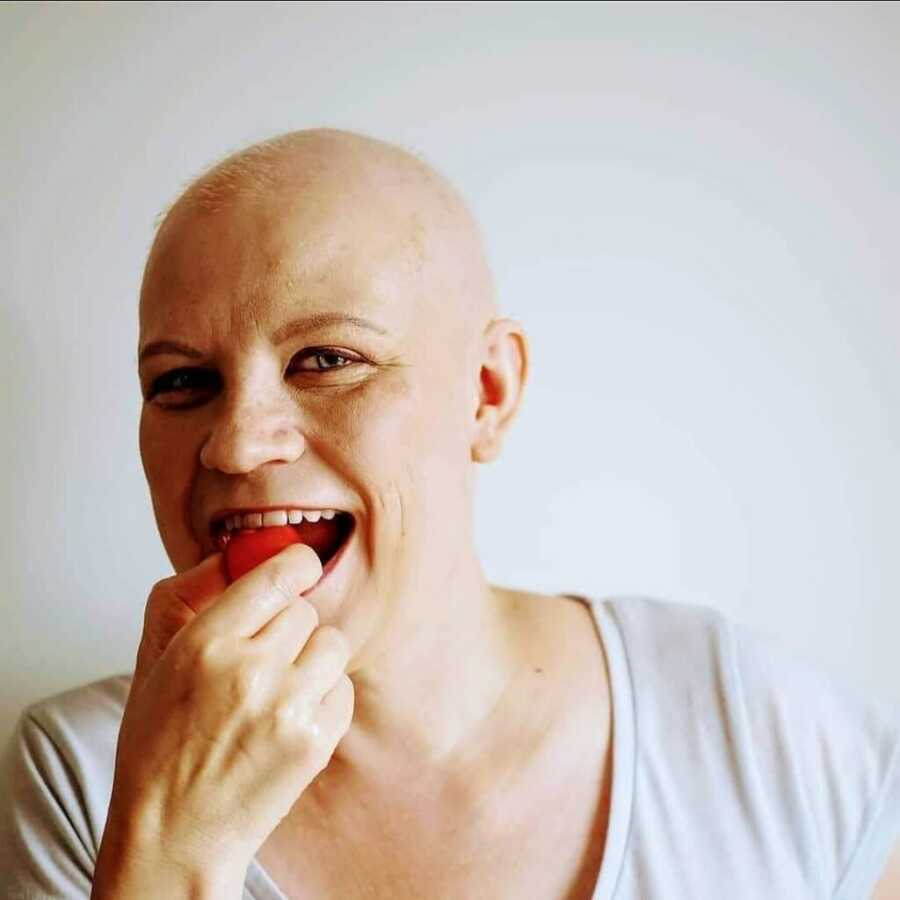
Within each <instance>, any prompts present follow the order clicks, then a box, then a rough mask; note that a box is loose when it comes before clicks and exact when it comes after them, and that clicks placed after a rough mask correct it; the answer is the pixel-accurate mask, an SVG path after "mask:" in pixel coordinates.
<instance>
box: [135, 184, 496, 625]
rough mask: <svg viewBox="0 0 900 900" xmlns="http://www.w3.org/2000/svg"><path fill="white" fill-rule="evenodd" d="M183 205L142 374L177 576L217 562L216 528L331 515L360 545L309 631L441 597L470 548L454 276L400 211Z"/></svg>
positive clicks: (244, 201)
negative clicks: (235, 516)
mask: <svg viewBox="0 0 900 900" xmlns="http://www.w3.org/2000/svg"><path fill="white" fill-rule="evenodd" d="M286 196H287V197H288V199H285V197H286ZM292 197H293V199H292ZM180 207H181V208H179V207H176V209H175V210H174V211H173V213H172V214H171V215H170V216H169V217H168V219H167V220H166V222H165V223H164V225H163V227H162V229H161V230H160V233H159V235H158V237H157V240H156V243H155V244H154V248H153V250H152V252H151V255H150V259H149V261H148V264H147V270H146V272H145V277H144V284H143V287H142V292H141V307H140V347H141V350H142V354H143V358H142V360H141V362H140V368H139V371H140V381H141V389H142V393H143V396H144V404H143V410H142V414H141V421H140V450H141V458H142V461H143V467H144V472H145V474H146V477H147V482H148V485H149V488H150V494H151V498H152V502H153V509H154V513H155V516H156V521H157V525H158V528H159V532H160V535H161V537H162V541H163V544H164V546H165V549H166V552H167V554H168V556H169V559H170V560H171V562H172V565H173V566H174V568H175V570H176V571H177V572H181V571H184V570H185V569H188V568H190V567H192V566H194V565H196V564H197V563H199V562H200V561H201V560H202V559H203V558H205V557H206V556H208V555H209V554H211V553H213V552H215V549H216V548H215V545H214V543H213V540H212V536H211V533H210V525H211V521H212V520H213V519H214V517H215V516H216V514H217V512H221V511H224V510H226V509H228V510H232V509H244V510H247V511H250V510H253V509H254V508H258V507H281V506H283V507H285V508H293V507H303V508H313V509H337V510H343V511H345V512H348V513H350V514H352V516H353V518H354V520H355V528H354V531H353V533H352V535H351V537H350V539H349V544H348V546H347V548H346V549H345V552H344V553H343V555H342V557H341V559H340V561H339V563H338V565H337V566H336V567H335V569H334V571H333V572H332V573H330V575H329V577H328V578H327V579H325V580H323V582H322V584H321V586H320V587H318V588H316V590H315V591H313V592H312V593H311V594H310V595H309V600H310V602H312V603H313V604H314V605H315V606H316V607H317V609H318V610H319V613H320V617H321V618H322V620H323V621H328V622H334V621H335V620H336V618H337V617H338V613H339V610H343V609H344V608H345V607H346V608H352V607H354V606H358V607H359V608H365V609H369V610H370V611H371V614H372V615H377V614H378V606H379V604H378V603H374V604H373V603H372V602H371V601H372V600H373V599H376V600H377V599H379V598H381V600H384V599H385V598H391V602H394V601H395V600H398V599H402V598H403V597H405V596H407V595H418V596H421V594H422V592H428V591H429V590H430V589H433V588H434V587H437V586H440V587H441V588H442V589H443V590H445V589H446V579H447V578H448V577H451V575H452V571H453V565H454V560H455V559H456V556H457V554H458V553H459V551H460V548H461V547H464V546H466V544H467V543H470V542H471V534H470V519H471V516H470V503H471V494H472V484H471V479H472V469H473V466H472V463H471V445H472V440H473V436H474V428H475V421H474V414H475V409H476V406H477V399H478V372H479V364H478V359H477V352H476V351H475V346H474V345H473V342H472V341H471V335H472V333H473V332H472V331H471V329H470V328H468V326H467V325H466V323H463V322H460V321H459V319H460V317H459V315H458V313H457V314H455V309H456V308H457V306H458V304H456V302H455V299H456V298H455V297H454V296H453V295H452V292H453V291H454V290H455V289H456V288H455V287H454V284H453V279H452V277H449V276H448V273H449V272H450V271H451V270H452V268H453V267H452V266H451V265H448V264H447V263H448V262H449V261H447V260H445V261H444V262H443V263H438V262H436V261H435V260H433V259H431V257H430V251H429V249H428V241H427V240H426V241H423V239H422V234H421V228H420V227H416V220H415V219H414V218H413V217H411V216H410V215H408V214H406V213H404V212H403V208H402V207H401V206H400V205H399V204H393V203H392V202H391V201H390V200H385V199H384V198H379V199H378V200H377V202H376V201H373V202H372V203H361V202H359V196H358V195H357V194H354V193H353V192H352V191H351V192H349V195H348V194H346V193H343V192H341V191H332V192H330V193H329V191H328V190H327V188H322V189H318V190H316V189H314V190H311V191H308V192H304V193H303V194H302V197H301V198H299V199H298V198H296V197H294V196H293V195H291V194H290V193H289V192H282V193H281V195H269V196H257V197H240V198H235V199H232V200H231V201H230V203H229V204H228V205H227V206H226V207H225V208H224V209H220V210H218V211H216V212H215V213H208V212H203V211H199V210H196V209H192V208H190V207H189V206H188V205H183V206H182V205H180ZM445 276H448V277H445ZM351 316H352V317H357V318H358V319H360V320H365V322H368V323H370V325H369V326H368V327H367V326H366V325H365V323H362V322H358V323H356V324H354V323H353V322H352V321H350V320H349V319H345V317H351ZM159 342H164V343H162V344H160V343H159ZM152 345H156V350H157V352H151V353H150V354H147V348H151V350H152V349H153V347H152ZM175 345H179V346H175ZM442 581H443V583H442ZM426 596H427V593H426Z"/></svg>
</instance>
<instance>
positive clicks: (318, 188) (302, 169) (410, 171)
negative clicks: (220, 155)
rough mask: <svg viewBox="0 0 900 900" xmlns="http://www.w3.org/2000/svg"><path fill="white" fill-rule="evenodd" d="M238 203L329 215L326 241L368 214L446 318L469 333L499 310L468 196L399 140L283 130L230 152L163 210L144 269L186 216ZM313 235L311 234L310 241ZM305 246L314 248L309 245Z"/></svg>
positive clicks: (371, 231) (202, 214)
mask: <svg viewBox="0 0 900 900" xmlns="http://www.w3.org/2000/svg"><path fill="white" fill-rule="evenodd" d="M242 204H244V205H251V206H255V207H266V208H268V209H269V210H270V211H271V212H272V214H273V215H289V214H294V213H297V212H298V211H299V212H301V213H303V214H305V215H306V216H307V217H308V218H317V219H318V220H319V221H321V220H322V219H323V218H324V217H326V216H327V217H330V218H331V220H332V226H331V227H330V228H328V229H327V231H328V233H327V234H326V235H320V238H321V237H324V238H325V239H326V240H330V239H332V237H333V231H334V225H333V223H334V222H335V221H337V222H339V221H340V220H342V219H343V220H346V219H347V217H352V218H358V217H359V216H361V215H365V214H366V213H368V214H369V215H370V217H371V219H372V226H374V228H373V227H370V228H369V229H368V234H369V235H371V236H372V238H373V239H375V240H381V241H383V242H385V243H386V244H388V245H390V246H389V248H388V247H385V249H386V250H387V249H390V250H392V251H394V252H397V253H400V254H401V255H402V256H403V260H404V264H405V265H406V266H408V267H410V268H411V269H413V270H415V271H417V272H418V273H419V275H420V276H421V277H422V278H423V279H429V278H430V279H431V280H432V283H433V288H429V289H425V290H424V291H423V297H422V299H423V301H424V300H425V299H427V297H426V296H424V295H432V296H431V299H433V300H437V299H438V298H440V299H441V300H442V303H443V306H444V308H442V309H441V310H440V315H441V316H442V317H443V316H446V315H448V314H452V315H454V316H458V317H460V318H459V320H458V321H459V324H460V325H463V327H464V330H465V331H470V330H471V329H473V328H474V329H476V330H481V329H483V328H484V326H485V324H486V323H487V322H488V321H490V319H491V318H493V317H494V316H496V314H497V307H496V299H495V290H494V283H493V278H492V276H491V272H490V268H489V266H488V262H487V259H486V256H485V252H484V247H483V244H482V241H481V236H480V234H479V229H478V226H477V224H476V222H475V220H474V219H473V217H472V215H471V213H470V212H469V210H468V209H467V207H466V204H465V202H464V201H463V199H462V197H461V196H460V195H459V193H458V192H457V191H456V189H455V188H454V187H453V185H451V184H450V182H449V181H448V180H447V179H446V178H444V177H443V176H442V175H441V174H439V173H438V172H436V171H435V170H434V169H433V168H432V167H431V166H429V165H427V164H426V163H425V162H423V161H422V160H421V159H419V158H417V157H416V156H414V155H413V154H412V153H410V152H408V151H406V150H404V149H402V148H400V147H398V146H396V145H393V144H389V143H387V142H385V141H380V140H376V139H375V138H371V137H367V136H365V135H361V134H357V133H354V132H350V131H342V130H338V129H324V128H323V129H309V130H304V131H294V132H289V133H287V134H283V135H280V136H278V137H275V138H271V139H270V140H266V141H263V142H261V143H258V144H254V145H252V146H250V147H247V148H246V149H243V150H241V151H239V152H237V153H234V154H232V155H230V156H228V157H226V158H225V159H224V160H222V161H221V162H219V163H217V164H215V165H213V166H212V167H211V168H210V169H208V170H207V171H206V172H204V173H203V174H202V175H200V176H199V177H198V178H197V179H196V180H195V181H193V182H192V183H191V184H190V185H189V186H188V187H187V188H186V190H185V191H184V192H183V193H182V194H181V196H180V197H179V198H178V199H177V200H176V201H175V203H174V204H173V205H172V206H171V207H170V208H169V210H168V212H167V213H166V214H165V216H164V218H163V220H162V223H161V225H160V227H159V230H158V232H157V238H156V241H155V242H154V247H153V250H152V251H151V255H150V259H149V260H148V270H149V268H150V266H151V264H152V262H153V257H154V256H155V255H156V254H157V252H158V251H159V249H160V247H161V246H164V245H166V244H169V242H170V241H171V240H172V239H174V238H175V233H176V232H177V231H180V226H182V225H184V224H185V223H186V221H187V220H188V219H191V218H193V217H195V216H199V217H200V218H201V219H206V218H209V217H219V216H222V215H226V214H227V213H228V211H229V210H231V209H233V208H234V207H235V206H239V205H242ZM375 229H377V231H378V232H379V233H378V234H375ZM388 232H390V234H389V235H388ZM357 233H358V232H357ZM315 240H316V237H315V235H314V234H313V233H312V232H311V233H310V242H314V241H315ZM301 252H312V253H314V252H315V249H314V248H313V247H312V246H311V244H308V245H307V246H306V248H305V250H301ZM142 301H143V294H142ZM448 304H449V305H450V307H451V308H447V307H448Z"/></svg>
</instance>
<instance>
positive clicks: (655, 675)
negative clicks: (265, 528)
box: [0, 597, 900, 900]
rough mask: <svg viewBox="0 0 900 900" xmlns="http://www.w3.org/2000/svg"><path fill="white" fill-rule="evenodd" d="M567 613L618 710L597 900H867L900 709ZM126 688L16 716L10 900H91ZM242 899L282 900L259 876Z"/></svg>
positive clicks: (677, 628)
mask: <svg viewBox="0 0 900 900" xmlns="http://www.w3.org/2000/svg"><path fill="white" fill-rule="evenodd" d="M579 599H582V600H584V601H585V602H587V603H589V604H590V607H591V609H592V611H593V613H594V620H595V622H596V624H597V627H598V633H599V635H600V637H601V639H602V641H603V646H604V648H605V650H606V654H607V658H608V661H609V668H610V678H611V688H612V707H613V736H612V739H613V786H612V807H611V810H610V821H609V831H608V834H607V840H606V848H605V851H604V859H603V864H602V867H601V872H600V877H599V880H598V882H597V886H596V889H595V892H594V895H593V900H680V898H684V900H707V898H708V900H722V898H723V897H727V898H728V900H760V898H766V900H781V898H783V900H801V898H832V900H869V897H870V894H871V891H872V888H873V886H874V884H875V882H876V881H877V879H878V877H879V876H880V874H881V872H882V871H883V869H884V866H885V864H886V862H887V858H888V855H889V852H890V850H891V848H892V847H893V845H894V843H895V842H896V841H898V840H900V758H898V756H900V704H898V703H894V702H888V701H886V700H883V699H878V698H873V697H871V696H868V695H867V694H865V693H864V692H862V691H861V690H859V689H858V688H857V687H856V686H854V685H852V684H851V683H850V682H849V681H848V680H846V679H843V678H841V677H840V676H839V675H838V674H837V673H834V672H832V671H830V670H827V669H825V668H823V667H821V666H818V665H813V664H812V663H810V662H808V661H806V660H805V659H803V658H800V657H798V656H796V655H794V654H793V653H791V652H789V651H788V650H787V649H786V648H785V647H784V645H782V644H781V643H780V642H779V641H778V640H777V639H775V638H773V637H771V636H768V635H766V634H764V633H762V632H760V631H756V630H754V629H751V628H749V627H747V626H745V625H742V624H739V623H736V622H732V621H730V620H729V619H728V618H727V617H725V616H723V615H722V614H721V613H719V612H718V611H716V610H713V609H710V608H708V607H704V606H698V605H690V604H680V603H670V602H664V601H661V600H658V599H653V598H649V597H617V598H608V599H603V600H590V599H588V598H579ZM129 684H130V675H118V676H114V677H110V678H106V679H103V680H101V681H97V682H94V683H92V684H87V685H83V686H81V687H77V688H74V689H72V690H69V691H66V692H64V693H61V694H58V695H56V696H53V697H50V698H48V699H46V700H42V701H40V702H37V703H34V704H32V705H30V706H29V707H28V708H27V709H26V710H25V711H24V712H23V713H22V715H21V717H20V719H19V721H18V724H17V728H16V732H15V734H14V737H13V739H12V741H11V742H10V743H9V744H8V745H7V747H6V750H5V754H4V757H3V761H2V777H3V781H2V782H0V896H2V897H3V898H4V900H47V898H65V900H77V898H85V900H87V898H89V897H90V892H91V878H92V874H93V871H94V862H95V860H96V858H97V849H98V846H99V843H100V839H101V837H102V835H103V827H104V824H105V821H106V813H107V808H108V804H109V798H110V794H111V790H112V778H113V772H114V764H115V749H116V739H117V735H118V728H119V724H120V722H121V718H122V711H123V708H124V704H125V701H126V698H127V695H128V688H129ZM561 799H562V800H564V798H561ZM428 893H429V892H428V885H422V896H428ZM243 896H244V900H284V897H283V895H282V894H281V892H280V891H279V890H278V888H277V886H276V885H275V884H274V882H273V881H272V880H271V879H270V878H269V876H268V875H267V874H266V872H265V871H264V870H263V869H262V867H261V866H260V865H259V863H258V862H257V861H256V860H255V859H254V860H252V862H251V864H250V866H249V867H248V870H247V875H246V881H245V883H244V895H243ZM548 900H555V898H548Z"/></svg>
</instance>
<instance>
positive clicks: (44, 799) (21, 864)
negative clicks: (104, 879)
mask: <svg viewBox="0 0 900 900" xmlns="http://www.w3.org/2000/svg"><path fill="white" fill-rule="evenodd" d="M93 871H94V855H93V853H92V849H91V836H90V831H89V823H88V819H87V813H86V810H85V806H84V803H83V800H82V791H81V789H80V787H79V785H78V783H77V780H76V779H75V777H74V776H73V773H72V771H71V769H70V768H69V767H68V766H67V763H66V760H65V758H64V756H63V754H62V753H61V752H60V750H59V748H58V747H57V746H56V745H55V744H54V742H53V740H51V738H50V736H49V735H48V734H47V732H46V730H45V729H44V728H43V727H42V726H41V725H40V724H39V722H38V721H37V720H36V719H35V718H34V717H33V715H32V714H31V713H30V712H29V711H28V710H26V711H25V712H23V713H22V714H21V715H20V717H19V720H18V722H17V724H16V728H15V731H14V733H13V736H12V739H11V740H10V741H9V743H8V744H7V746H6V748H5V749H4V754H3V759H2V784H0V888H2V890H0V896H2V897H4V898H5V900H50V898H53V900H56V898H59V900H79V898H85V900H88V898H90V895H91V882H92V878H93Z"/></svg>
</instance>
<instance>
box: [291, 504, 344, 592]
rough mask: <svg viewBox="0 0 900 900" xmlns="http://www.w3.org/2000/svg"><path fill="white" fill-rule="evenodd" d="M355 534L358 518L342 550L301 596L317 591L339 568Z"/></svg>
mask: <svg viewBox="0 0 900 900" xmlns="http://www.w3.org/2000/svg"><path fill="white" fill-rule="evenodd" d="M275 508H276V509H279V508H280V507H277V506H276V507H275ZM355 535H356V519H354V520H353V527H352V528H351V529H350V532H349V533H348V535H347V537H346V539H345V540H344V543H343V544H341V547H340V550H338V552H337V553H335V554H334V556H332V557H331V559H329V560H328V562H327V563H326V564H325V567H324V568H323V569H322V575H321V577H320V578H319V580H318V581H317V582H316V583H315V584H314V585H313V586H312V587H311V588H307V589H306V590H305V591H301V592H300V596H301V597H308V596H309V595H310V594H311V593H313V591H315V590H316V589H317V588H318V587H319V585H321V584H322V583H323V582H324V581H325V580H326V579H327V578H328V576H329V575H330V574H331V573H332V572H333V571H334V570H335V569H336V568H337V566H338V563H340V561H341V560H342V559H343V557H344V554H345V553H346V552H347V548H348V547H349V546H350V542H351V541H352V540H353V538H354V536H355Z"/></svg>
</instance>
